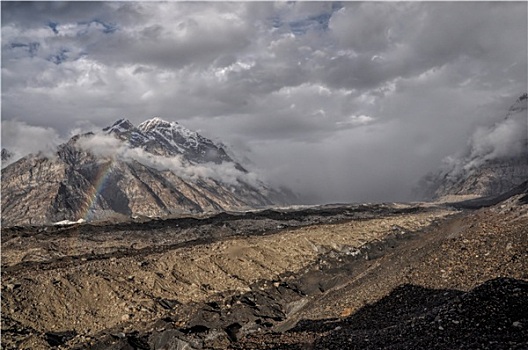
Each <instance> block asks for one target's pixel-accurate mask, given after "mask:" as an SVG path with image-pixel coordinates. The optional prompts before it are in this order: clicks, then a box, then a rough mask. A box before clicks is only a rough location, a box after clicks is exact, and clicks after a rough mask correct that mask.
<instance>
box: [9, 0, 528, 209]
mask: <svg viewBox="0 0 528 350" xmlns="http://www.w3.org/2000/svg"><path fill="white" fill-rule="evenodd" d="M1 6H2V118H3V120H14V119H17V120H19V121H24V122H26V123H28V124H31V125H44V126H46V127H51V128H54V129H55V130H57V133H58V134H59V135H60V136H61V137H62V138H67V137H68V136H69V132H70V130H71V129H73V128H76V127H78V126H79V125H80V124H78V123H83V122H86V121H89V122H90V124H91V125H92V126H93V128H98V129H100V128H103V127H105V126H107V125H111V124H112V122H113V121H114V120H116V119H118V118H123V117H126V118H128V119H129V120H131V121H132V122H133V123H134V124H137V123H139V122H141V121H143V120H145V119H147V118H150V117H152V116H156V115H157V116H160V117H163V118H164V119H167V120H174V121H182V122H183V123H184V124H185V125H187V126H188V127H190V128H191V129H199V130H201V131H202V133H203V134H205V135H206V136H208V137H210V138H214V139H220V140H222V141H223V142H225V143H227V144H234V145H236V147H237V150H242V151H240V153H242V154H241V156H242V157H247V158H249V159H252V160H253V161H254V163H255V167H256V168H261V169H263V172H264V173H265V174H268V175H270V176H272V177H275V178H274V179H273V180H276V182H277V183H280V182H281V181H283V180H284V181H283V182H284V183H286V182H287V183H288V184H293V185H295V183H296V182H295V181H294V179H296V178H299V181H300V183H302V182H304V183H308V182H309V183H310V185H309V186H306V187H303V188H306V189H307V190H309V191H311V192H312V193H313V196H312V195H310V196H312V197H313V198H316V197H317V198H320V199H321V200H328V201H330V200H332V198H337V197H339V198H343V200H346V198H348V200H357V199H358V198H362V199H367V200H368V199H369V198H370V199H383V198H390V199H394V198H396V199H398V198H404V196H403V190H402V188H407V187H409V186H408V184H409V183H411V182H412V181H414V180H415V178H416V177H418V178H419V177H420V176H421V175H423V174H424V173H426V172H428V171H430V170H432V169H435V168H436V167H437V165H438V164H439V163H440V161H441V160H442V159H443V158H444V157H445V156H446V155H448V154H453V153H455V152H457V151H460V150H461V149H464V147H465V146H466V144H467V140H468V137H469V136H470V135H472V133H473V131H474V130H475V128H477V127H479V126H482V125H486V124H487V122H489V121H491V120H492V119H493V118H494V117H495V116H497V115H500V113H501V111H504V110H505V109H507V108H508V106H509V104H511V101H512V99H515V98H516V97H517V96H518V95H519V93H522V92H524V91H526V90H527V83H526V76H527V75H528V72H527V67H528V62H527V54H526V52H527V50H528V49H527V44H526V42H527V40H526V39H527V37H526V33H527V31H528V28H527V27H528V25H527V15H526V13H527V6H528V5H527V4H526V3H523V2H505V3H502V2H467V3H466V2H463V3H458V2H440V3H431V2H395V3H391V2H380V3H377V2H341V3H331V2H238V3H237V2H234V3H232V2H208V3H199V2H165V3H159V2H80V3H77V2H56V3H55V2H53V3H51V2H3V3H2V5H1ZM362 116H363V117H362ZM369 118H371V119H369ZM5 137H8V136H5ZM350 138H353V139H354V140H363V141H364V142H365V144H359V143H358V142H356V141H353V140H350ZM277 145H280V148H278V146H277ZM276 146H277V147H276ZM237 150H235V151H237ZM270 150H273V151H270ZM277 153H280V154H279V155H278V154H277ZM282 154H287V155H288V158H286V156H284V157H283V156H282ZM387 154H390V155H391V157H393V158H392V159H398V162H399V163H398V164H395V163H394V162H393V160H392V159H390V157H388V156H387V157H386V155H387ZM329 159H339V160H340V161H339V162H338V161H330V160H329ZM301 160H305V162H306V164H304V163H303V164H299V162H300V161H301ZM322 163H331V165H332V168H331V169H330V170H332V171H334V172H336V173H339V172H342V174H343V176H341V175H332V176H333V177H335V181H334V183H335V184H336V187H339V186H340V187H341V188H345V187H346V188H347V191H343V192H342V193H346V198H344V197H345V196H344V195H341V193H339V191H338V190H331V191H326V190H325V188H326V187H327V186H328V185H327V184H325V183H324V181H325V180H324V179H325V176H323V173H322V169H321V167H320V166H319V165H320V164H322ZM352 163H354V164H358V166H357V167H356V166H353V165H352ZM383 164H390V165H387V166H388V168H387V171H384V170H383ZM358 167H360V168H361V171H358V170H357V168H358ZM275 169H282V170H281V171H276V170H275ZM301 169H302V170H301ZM352 169H355V170H354V174H359V173H361V174H364V176H363V175H362V176H359V175H357V176H356V175H355V176H349V177H347V176H346V175H345V174H349V173H350V171H352ZM371 173H375V174H376V176H370V177H369V176H368V174H371ZM312 174H313V175H312ZM308 178H311V179H312V180H313V181H312V180H310V181H308V180H307V179H308ZM369 178H370V180H369ZM303 179H306V180H303ZM316 179H319V180H320V181H321V183H317V182H316V181H315V180H316ZM338 181H339V182H338ZM349 181H357V182H353V183H350V184H349ZM380 182H382V183H384V184H386V188H385V190H384V191H379V189H380V185H379V183H380ZM301 187H302V186H299V188H301ZM318 188H320V190H318ZM317 191H319V193H315V192H317ZM369 191H370V193H372V195H371V196H369V195H368V193H369ZM330 192H332V193H335V194H336V195H330V194H329V193H330ZM327 193H328V195H327ZM383 196H385V197H383Z"/></svg>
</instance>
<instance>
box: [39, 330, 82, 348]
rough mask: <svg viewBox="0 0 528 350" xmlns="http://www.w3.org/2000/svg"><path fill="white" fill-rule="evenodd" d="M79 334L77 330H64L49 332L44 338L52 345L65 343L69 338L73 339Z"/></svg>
mask: <svg viewBox="0 0 528 350" xmlns="http://www.w3.org/2000/svg"><path fill="white" fill-rule="evenodd" d="M76 335H77V332H75V331H63V332H47V333H45V334H44V339H46V341H47V342H48V344H49V345H50V346H59V345H64V344H65V343H66V342H67V341H68V340H70V339H73V338H74V337H75V336H76Z"/></svg>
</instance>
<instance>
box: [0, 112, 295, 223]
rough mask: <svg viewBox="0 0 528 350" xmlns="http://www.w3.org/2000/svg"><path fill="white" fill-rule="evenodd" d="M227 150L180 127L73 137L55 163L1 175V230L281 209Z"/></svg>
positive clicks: (157, 123)
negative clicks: (40, 225) (106, 220)
mask: <svg viewBox="0 0 528 350" xmlns="http://www.w3.org/2000/svg"><path fill="white" fill-rule="evenodd" d="M286 201H287V195H285V194H284V192H280V191H276V190H273V189H271V188H269V187H268V186H266V185H265V184H264V183H263V182H261V181H259V180H258V178H257V177H256V175H255V174H252V173H249V172H248V171H246V170H245V169H244V168H243V167H242V166H241V165H240V164H239V163H237V162H235V161H234V160H233V159H232V158H231V157H230V156H229V155H228V154H227V153H226V152H225V150H224V148H223V147H222V146H220V145H217V144H216V143H214V142H212V141H211V140H209V139H207V138H205V137H203V136H201V135H199V134H198V133H196V132H193V131H190V130H188V129H186V128H184V127H182V126H181V125H179V124H177V123H175V122H166V121H163V120H161V119H159V118H153V119H151V120H147V121H145V122H144V123H141V124H140V125H139V126H138V127H135V126H133V125H132V124H131V123H130V122H129V121H127V120H119V121H117V122H116V123H114V124H113V125H112V126H110V127H107V128H105V129H104V130H103V132H101V133H95V134H94V133H88V134H83V135H77V136H74V137H72V138H71V139H70V140H69V141H68V142H67V143H65V144H62V145H61V146H59V148H58V151H57V153H56V155H55V156H54V157H45V156H44V155H42V154H37V155H29V156H26V157H24V158H22V159H20V160H18V161H17V162H15V163H13V164H10V165H8V166H7V167H6V168H4V169H3V171H2V225H4V226H10V225H22V224H31V225H36V224H44V223H52V222H59V221H63V220H70V221H77V220H80V219H82V220H87V221H90V220H100V219H119V218H121V217H123V218H124V217H130V216H133V217H138V216H151V217H152V216H165V215H172V214H181V213H197V212H208V211H224V210H239V209H248V208H257V207H265V206H269V205H273V204H282V203H285V202H286Z"/></svg>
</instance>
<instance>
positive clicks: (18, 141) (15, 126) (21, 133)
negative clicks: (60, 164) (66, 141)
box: [2, 120, 63, 167]
mask: <svg viewBox="0 0 528 350" xmlns="http://www.w3.org/2000/svg"><path fill="white" fill-rule="evenodd" d="M62 142H63V140H62V139H61V138H60V137H59V134H58V133H57V132H56V131H55V130H54V129H52V128H49V127H39V126H32V125H28V124H27V123H25V122H20V121H16V120H3V121H2V148H6V149H7V150H8V151H9V152H11V153H12V154H13V156H12V157H11V158H10V159H9V160H8V161H6V162H2V167H6V166H7V165H9V164H11V163H13V162H15V161H17V160H19V159H20V158H22V157H24V156H25V155H27V154H30V153H34V154H36V153H39V152H41V154H42V155H44V156H45V157H53V156H54V154H55V151H56V150H57V146H58V145H59V144H61V143H62Z"/></svg>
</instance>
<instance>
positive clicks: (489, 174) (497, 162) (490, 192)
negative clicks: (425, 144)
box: [418, 94, 528, 199]
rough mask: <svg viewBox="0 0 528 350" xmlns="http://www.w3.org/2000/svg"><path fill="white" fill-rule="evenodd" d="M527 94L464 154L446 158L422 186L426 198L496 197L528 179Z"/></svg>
mask: <svg viewBox="0 0 528 350" xmlns="http://www.w3.org/2000/svg"><path fill="white" fill-rule="evenodd" d="M527 100H528V95H527V94H523V95H521V96H520V97H519V98H518V99H517V101H516V102H515V103H514V104H513V105H512V106H511V107H510V109H509V110H508V112H507V114H506V117H504V118H502V119H501V120H500V121H498V122H497V123H496V124H495V125H493V126H492V127H490V128H487V129H479V130H477V131H476V132H475V133H474V134H473V136H472V138H471V140H470V142H469V143H468V147H467V149H466V150H464V152H462V153H461V155H458V156H451V157H448V158H446V160H445V164H444V166H443V168H442V169H440V170H439V171H438V172H436V173H430V174H428V175H427V176H426V177H425V178H424V179H423V180H422V181H421V183H420V185H419V189H418V192H419V195H420V196H421V197H423V198H425V199H441V198H447V199H449V198H450V197H451V199H454V198H455V197H453V196H457V197H459V198H460V197H461V196H462V197H483V196H495V195H498V194H501V193H504V192H507V191H509V190H511V189H512V188H514V187H515V186H517V185H519V184H521V183H523V182H524V181H526V180H528V115H527Z"/></svg>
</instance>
